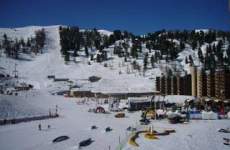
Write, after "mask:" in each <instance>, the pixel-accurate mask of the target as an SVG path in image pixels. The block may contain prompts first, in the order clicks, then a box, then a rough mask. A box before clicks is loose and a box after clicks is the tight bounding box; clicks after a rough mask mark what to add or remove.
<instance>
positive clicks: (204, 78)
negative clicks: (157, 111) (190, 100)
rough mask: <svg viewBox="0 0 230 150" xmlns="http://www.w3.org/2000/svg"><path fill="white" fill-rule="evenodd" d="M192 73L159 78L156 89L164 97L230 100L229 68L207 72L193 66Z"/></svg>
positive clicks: (219, 68)
mask: <svg viewBox="0 0 230 150" xmlns="http://www.w3.org/2000/svg"><path fill="white" fill-rule="evenodd" d="M190 71H191V75H188V74H185V75H184V76H181V75H177V76H171V77H168V76H164V75H163V76H162V77H157V78H156V79H157V80H156V87H157V88H158V89H159V90H160V93H161V94H162V95H171V94H172V95H191V96H194V97H197V98H199V99H202V98H205V97H209V98H215V99H219V100H226V99H230V69H229V68H228V67H226V66H225V67H224V66H220V67H218V69H216V70H209V71H205V70H204V69H203V68H198V67H196V66H193V67H191V68H190ZM169 89H170V90H169Z"/></svg>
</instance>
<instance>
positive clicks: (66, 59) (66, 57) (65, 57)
mask: <svg viewBox="0 0 230 150" xmlns="http://www.w3.org/2000/svg"><path fill="white" fill-rule="evenodd" d="M64 60H65V62H68V61H69V52H68V51H66V52H65V56H64Z"/></svg>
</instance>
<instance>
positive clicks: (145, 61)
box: [144, 53, 148, 70]
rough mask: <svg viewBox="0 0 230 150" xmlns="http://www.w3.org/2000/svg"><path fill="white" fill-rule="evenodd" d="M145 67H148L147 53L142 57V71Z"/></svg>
mask: <svg viewBox="0 0 230 150" xmlns="http://www.w3.org/2000/svg"><path fill="white" fill-rule="evenodd" d="M147 66H148V53H146V54H145V57H144V70H146V69H147Z"/></svg>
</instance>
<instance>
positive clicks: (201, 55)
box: [198, 48, 204, 63]
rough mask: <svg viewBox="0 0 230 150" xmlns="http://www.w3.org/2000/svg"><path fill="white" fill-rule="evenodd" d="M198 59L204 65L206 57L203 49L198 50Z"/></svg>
mask: <svg viewBox="0 0 230 150" xmlns="http://www.w3.org/2000/svg"><path fill="white" fill-rule="evenodd" d="M198 57H199V59H200V62H202V63H203V62H204V56H203V53H202V50H201V48H199V49H198Z"/></svg>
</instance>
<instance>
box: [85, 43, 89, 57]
mask: <svg viewBox="0 0 230 150" xmlns="http://www.w3.org/2000/svg"><path fill="white" fill-rule="evenodd" d="M85 56H86V57H88V56H89V51H88V47H87V45H85Z"/></svg>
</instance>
